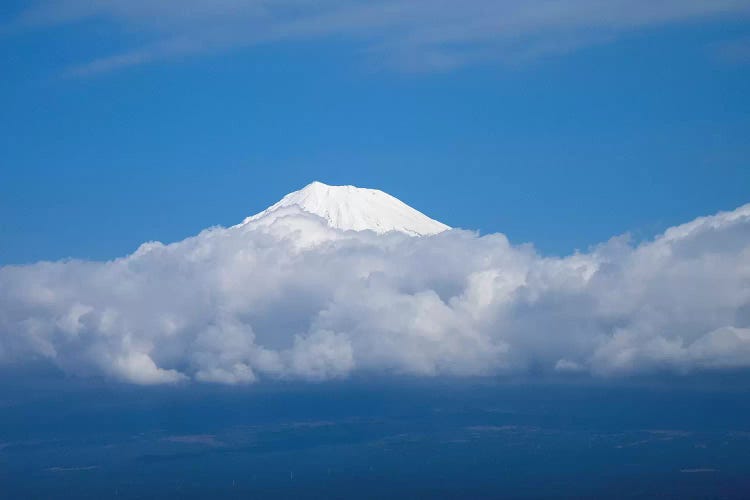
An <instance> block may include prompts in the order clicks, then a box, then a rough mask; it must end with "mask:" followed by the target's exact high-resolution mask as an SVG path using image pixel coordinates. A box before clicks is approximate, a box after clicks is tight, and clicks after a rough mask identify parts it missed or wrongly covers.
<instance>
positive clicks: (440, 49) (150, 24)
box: [13, 0, 750, 75]
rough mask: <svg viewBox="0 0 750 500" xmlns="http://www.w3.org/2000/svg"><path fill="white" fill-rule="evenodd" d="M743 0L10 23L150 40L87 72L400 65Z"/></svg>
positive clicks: (337, 7)
mask: <svg viewBox="0 0 750 500" xmlns="http://www.w3.org/2000/svg"><path fill="white" fill-rule="evenodd" d="M748 13H750V0H713V1H710V2H707V1H705V0H658V1H647V0H628V1H626V0H609V1H600V0H568V1H561V0H531V1H527V2H518V1H510V0H494V1H491V0H467V1H464V2H455V1H449V0H429V1H428V0H371V1H362V0H323V1H319V2H304V1H301V0H276V1H262V0H184V1H182V2H173V1H168V0H152V1H145V0H47V1H45V0H42V1H40V2H38V3H37V4H36V5H35V6H33V7H31V8H29V9H28V10H26V11H24V12H22V13H21V14H20V15H19V16H18V17H17V19H16V20H15V22H14V23H13V24H14V25H15V26H16V28H17V29H32V28H36V29H43V28H44V27H47V26H52V25H59V24H65V23H74V22H79V21H83V20H100V21H101V20H106V21H110V22H113V23H115V25H121V26H124V27H127V28H129V29H130V30H131V31H136V32H137V33H139V35H140V36H143V34H144V33H145V34H148V36H149V37H150V39H151V40H152V41H151V42H149V43H145V44H141V45H135V46H133V47H132V48H131V49H130V50H127V51H125V52H123V53H118V54H111V55H108V56H104V57H102V58H100V59H96V60H93V61H86V62H83V63H81V64H80V65H78V66H76V67H73V68H70V69H69V71H68V73H69V74H71V75H90V74H94V73H98V72H104V71H111V70H114V69H118V68H124V67H127V66H134V65H138V64H144V63H147V62H153V61H157V60H162V59H169V58H172V57H176V56H183V55H186V54H203V53H211V52H219V51H222V50H227V49H231V48H236V47H243V46H249V45H253V44H257V43H260V42H274V41H280V40H296V41H305V40H314V39H325V38H335V39H337V40H341V41H344V42H348V43H355V44H357V46H358V47H360V48H362V50H363V51H364V52H365V53H366V54H367V55H368V56H369V57H372V58H373V59H375V60H378V61H380V62H381V63H382V64H384V65H387V66H390V67H393V68H398V69H401V70H405V71H430V70H444V69H450V68H454V67H458V66H463V65H466V64H471V63H475V62H478V61H487V60H500V61H510V62H513V61H517V60H525V59H529V58H535V57H540V56H544V55H549V54H556V53H561V52H566V51H570V50H575V49H576V48H578V47H582V46H586V45H591V44H595V43H601V42H602V41H605V40H611V39H613V38H615V37H618V36H621V35H623V34H626V33H628V32H630V31H633V30H636V29H639V28H644V27H652V26H658V25H664V24H670V23H678V22H684V21H690V20H696V19H708V18H718V17H722V16H737V15H743V16H744V15H748Z"/></svg>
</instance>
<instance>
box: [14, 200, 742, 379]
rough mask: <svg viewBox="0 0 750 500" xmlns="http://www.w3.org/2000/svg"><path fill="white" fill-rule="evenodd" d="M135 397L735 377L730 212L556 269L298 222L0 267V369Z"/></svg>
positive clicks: (522, 253)
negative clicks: (351, 386)
mask: <svg viewBox="0 0 750 500" xmlns="http://www.w3.org/2000/svg"><path fill="white" fill-rule="evenodd" d="M39 360H46V361H47V362H49V363H52V364H54V365H56V366H57V367H59V368H60V369H62V370H63V371H65V372H67V373H70V374H74V375H80V376H89V375H94V376H101V375H104V376H107V377H111V378H114V379H118V380H122V381H127V382H132V383H137V384H161V383H175V382H180V381H185V380H196V381H203V382H213V383H225V384H236V383H249V382H255V381H259V380H263V379H304V380H327V379H332V378H340V377H347V376H350V375H352V374H354V373H373V374H414V375H437V374H441V375H484V374H492V375H498V374H499V375H502V374H536V373H542V374H557V376H560V377H564V376H568V375H566V374H569V373H578V374H580V373H588V374H590V375H592V376H622V375H629V374H641V373H653V372H663V371H669V372H676V373H688V372H696V371H707V370H724V369H738V368H748V367H750V205H746V206H744V207H741V208H739V209H737V210H735V211H733V212H727V213H720V214H718V215H715V216H712V217H705V218H700V219H697V220H695V221H693V222H690V223H688V224H684V225H682V226H678V227H674V228H671V229H669V230H668V231H666V232H665V233H664V234H663V235H661V236H659V237H657V238H656V239H654V240H653V241H649V242H646V243H643V244H639V245H631V244H630V243H629V242H628V240H627V238H625V237H620V238H613V239H612V240H610V241H609V242H606V243H604V244H601V245H599V246H597V247H595V248H594V249H593V250H591V251H590V252H589V253H586V254H575V255H572V256H568V257H565V258H548V257H544V256H541V255H539V254H538V253H537V252H536V251H535V250H534V249H533V247H531V246H528V245H521V246H514V245H512V244H510V243H509V241H508V240H507V238H506V237H505V236H503V235H501V234H492V235H487V236H479V235H477V234H476V233H473V232H468V231H461V230H451V231H447V232H444V233H441V234H438V235H435V236H430V237H420V238H414V237H409V236H405V235H402V234H398V233H389V234H386V235H380V236H378V235H376V234H374V233H371V232H353V231H348V232H344V231H338V230H334V229H331V228H329V227H328V226H326V225H325V222H324V221H323V220H322V219H319V218H317V217H315V216H313V215H301V214H300V213H290V214H289V215H288V216H284V217H280V218H277V219H275V220H274V221H273V222H271V223H264V222H259V223H254V224H248V225H245V226H237V227H232V228H214V229H210V230H207V231H204V232H203V233H201V234H199V235H198V236H196V237H193V238H189V239H187V240H184V241H181V242H179V243H174V244H171V245H163V244H161V243H156V242H154V243H147V244H144V245H142V246H141V247H140V248H139V249H138V250H137V251H136V252H135V253H133V254H132V255H129V256H127V257H124V258H121V259H117V260H113V261H110V262H87V261H76V260H70V261H62V262H43V263H38V264H33V265H28V266H7V267H3V268H0V364H6V365H24V364H28V363H32V362H35V363H38V362H39Z"/></svg>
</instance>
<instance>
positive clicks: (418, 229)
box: [241, 181, 450, 236]
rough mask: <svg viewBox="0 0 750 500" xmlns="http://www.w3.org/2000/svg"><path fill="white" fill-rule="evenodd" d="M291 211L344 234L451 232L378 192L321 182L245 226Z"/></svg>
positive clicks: (282, 201) (414, 234)
mask: <svg viewBox="0 0 750 500" xmlns="http://www.w3.org/2000/svg"><path fill="white" fill-rule="evenodd" d="M290 211H291V212H294V211H302V212H308V213H311V214H314V215H317V216H319V217H322V218H323V219H325V220H326V221H327V222H328V225H329V226H331V227H334V228H337V229H343V230H354V231H365V230H371V231H375V232H376V233H386V232H388V231H400V232H402V233H406V234H409V235H413V236H425V235H430V234H437V233H440V232H442V231H445V230H446V229H450V227H448V226H446V225H445V224H443V223H441V222H438V221H436V220H433V219H430V218H429V217H427V216H426V215H424V214H423V213H421V212H419V211H418V210H415V209H413V208H411V207H410V206H408V205H407V204H405V203H403V202H402V201H401V200H399V199H397V198H394V197H393V196H391V195H389V194H387V193H384V192H383V191H380V190H378V189H365V188H358V187H355V186H329V185H328V184H324V183H322V182H318V181H315V182H312V183H310V184H308V185H307V186H305V187H304V188H302V189H300V190H299V191H294V192H293V193H289V194H288V195H286V196H284V197H283V198H282V199H281V200H280V201H279V202H277V203H275V204H273V205H272V206H270V207H268V208H267V209H265V210H264V211H262V212H260V213H258V214H255V215H253V216H251V217H248V218H247V219H245V220H244V221H243V222H242V224H241V225H246V224H248V223H250V222H254V221H259V220H261V219H263V220H266V219H268V218H272V219H275V218H277V217H279V216H283V215H287V214H289V213H290ZM272 219H271V220H272Z"/></svg>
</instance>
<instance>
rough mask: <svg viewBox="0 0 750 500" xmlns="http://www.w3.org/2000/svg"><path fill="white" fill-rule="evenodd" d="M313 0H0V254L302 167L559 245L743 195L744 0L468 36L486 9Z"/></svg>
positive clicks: (147, 215) (99, 229)
mask: <svg viewBox="0 0 750 500" xmlns="http://www.w3.org/2000/svg"><path fill="white" fill-rule="evenodd" d="M246 3H247V4H252V3H253V2H246ZM293 3H294V2H290V4H293ZM328 3H330V4H336V5H334V6H333V7H331V11H330V12H324V13H323V14H326V15H328V16H329V17H328V18H333V19H337V21H336V23H333V22H331V23H329V24H324V23H323V22H322V21H317V18H315V17H310V16H309V15H308V13H306V12H302V13H301V14H300V13H297V12H296V11H294V12H291V14H290V13H287V12H282V13H275V12H272V13H270V14H268V15H267V16H266V17H263V16H261V17H258V18H256V17H254V16H255V14H250V13H248V12H246V11H245V10H244V9H239V10H236V11H233V10H232V9H233V8H235V7H232V5H235V4H237V2H226V4H227V7H226V9H227V11H222V10H221V7H213V9H214V10H212V11H211V12H204V13H203V15H196V16H195V18H190V19H184V18H183V17H182V16H180V15H176V14H174V13H171V12H170V10H169V9H170V7H169V6H168V3H166V2H153V9H155V10H154V11H153V12H151V11H148V9H146V10H145V11H144V10H143V9H140V8H144V9H145V7H144V6H146V5H148V2H133V3H132V4H128V3H127V2H124V3H123V2H109V3H107V2H88V3H86V2H77V1H69V2H58V3H44V2H30V3H27V2H7V3H6V2H4V3H3V7H1V8H0V26H1V27H2V28H0V41H1V43H0V71H1V72H2V75H3V76H2V78H0V109H2V110H3V112H2V113H1V114H0V169H2V183H0V264H10V263H27V262H34V261H37V260H41V259H60V258H64V257H69V256H72V257H80V258H89V259H109V258H113V257H116V256H120V255H124V254H126V253H129V252H131V251H132V250H134V249H135V248H136V247H137V246H138V245H139V244H140V243H141V242H143V241H147V240H152V239H156V240H161V241H165V242H169V241H176V240H179V239H182V238H184V237H186V236H189V235H192V234H195V233H197V232H198V231H200V230H201V229H203V228H205V227H208V226H212V225H215V224H221V225H228V224H233V223H236V222H239V221H240V220H242V218H243V217H245V216H247V215H250V214H252V213H255V212H258V211H260V210H262V209H263V208H265V207H266V206H268V205H270V204H271V203H273V202H274V201H276V200H277V199H279V198H280V197H281V196H282V195H283V194H285V193H287V192H289V191H293V190H295V189H298V188H300V187H302V186H303V185H305V184H307V183H308V182H310V181H312V180H316V179H317V180H321V181H324V182H327V183H329V184H355V185H359V186H364V187H376V188H379V189H383V190H385V191H387V192H389V193H391V194H393V195H395V196H397V197H399V198H400V199H402V200H404V201H405V202H406V203H408V204H410V205H412V206H414V207H415V208H418V209H420V210H421V211H423V212H425V213H427V214H428V215H430V216H431V217H433V218H436V219H438V220H441V221H443V222H445V223H447V224H450V225H453V226H459V227H464V228H471V229H478V230H480V231H481V232H482V233H489V232H498V231H499V232H503V233H506V234H507V235H508V236H509V238H510V239H511V241H513V242H515V243H520V242H527V241H528V242H533V243H534V245H536V246H537V247H538V248H539V249H540V250H541V251H542V252H544V253H555V254H567V253H570V252H572V251H573V250H574V249H576V248H579V249H586V248H587V247H589V246H590V245H592V244H596V243H599V242H601V241H604V240H606V239H608V238H609V237H611V236H612V235H615V234H619V233H624V232H631V233H633V235H634V236H635V237H636V238H638V239H640V238H646V237H650V236H652V235H653V234H655V233H657V232H659V231H661V230H663V229H665V228H666V227H668V226H671V225H674V224H677V223H680V222H684V221H687V220H690V219H692V218H694V217H697V216H700V215H707V214H711V213H715V212H717V211H719V210H730V209H733V208H735V207H737V206H739V205H741V204H743V203H746V202H748V201H750V141H748V140H747V138H748V135H749V134H748V131H750V99H748V93H747V89H748V88H750V24H748V19H750V17H748V16H747V13H748V9H747V3H746V2H716V5H719V6H720V7H717V9H716V11H711V12H702V11H701V8H700V2H684V3H683V5H684V6H685V7H680V6H679V5H680V3H679V2H663V5H662V6H663V12H655V11H657V10H658V8H656V7H654V8H653V11H654V12H652V11H650V10H649V7H648V3H645V2H635V3H633V4H632V10H633V12H636V13H637V15H636V14H631V13H630V11H628V10H627V9H622V8H621V7H622V5H621V4H622V2H611V6H612V9H611V10H612V12H607V13H606V14H607V15H603V16H600V17H601V18H592V19H589V18H587V17H586V16H582V17H580V18H576V19H575V22H573V21H571V24H570V25H565V24H561V25H552V26H551V27H550V28H549V32H547V31H545V30H547V26H548V25H549V23H547V24H544V23H542V24H541V25H525V24H522V23H520V21H519V22H518V23H516V24H514V25H513V26H512V27H513V30H510V29H509V28H508V29H506V28H503V29H506V31H499V32H494V31H488V32H486V33H484V35H483V38H481V39H477V40H475V39H471V38H470V37H468V35H466V33H475V32H477V30H478V28H477V27H476V26H477V22H476V21H477V15H471V13H470V12H469V13H465V12H463V13H461V15H458V13H453V12H450V10H446V9H448V8H447V7H446V5H447V4H444V3H440V2H438V3H436V4H435V5H436V7H434V9H431V8H430V7H429V6H427V7H424V4H422V6H423V7H424V9H423V10H424V11H423V12H419V13H417V14H415V13H413V12H412V13H409V12H406V13H404V14H403V15H401V17H399V24H393V21H391V20H389V18H387V17H384V19H385V20H382V21H378V22H377V23H375V22H369V21H370V20H372V19H376V18H377V19H380V18H379V17H378V14H379V12H371V11H365V12H364V13H359V14H358V15H353V14H352V15H350V13H351V11H352V10H355V11H356V9H355V7H357V6H358V5H360V4H357V2H349V3H353V4H355V5H354V7H351V8H349V10H346V9H345V8H344V7H347V6H344V7H340V9H341V10H340V11H337V10H336V9H339V7H338V4H347V2H328ZM328 3H326V2H323V3H322V4H325V5H327V4H328ZM377 4H378V2H375V3H374V4H373V5H377ZM391 4H392V5H396V6H399V2H391ZM417 4H419V2H417ZM475 4H476V5H475ZM501 4H502V5H505V4H504V3H502V2H498V3H497V5H501ZM576 4H580V5H576ZM585 4H586V2H583V1H577V2H573V3H572V4H571V10H574V9H575V8H576V7H577V6H579V7H580V8H581V9H582V12H583V10H584V8H585V7H586V5H585ZM49 5H57V6H58V7H59V8H56V9H49V8H46V10H45V6H49ZM81 5H84V6H87V5H92V6H95V7H96V8H98V9H99V10H95V11H94V12H83V13H82V12H81ZM110 5H114V6H115V7H110ZM189 5H192V6H194V7H195V8H196V12H198V13H199V14H200V13H201V12H203V11H201V10H200V7H205V6H206V5H208V4H206V3H205V2H201V1H200V0H191V2H190V3H189ZM217 5H219V4H217ZM221 5H224V4H221ZM467 5H468V7H467V9H468V10H471V9H472V8H473V7H476V8H477V9H479V8H480V7H482V6H484V8H489V7H487V6H486V5H485V4H484V3H483V2H469V3H468V4H467ZM530 5H533V4H530ZM696 5H698V7H695V6H696ZM722 5H723V6H724V7H723V8H722V7H721V6H722ZM401 7H403V6H401ZM91 8H92V9H93V8H94V7H91ZM290 8H291V7H290ZM295 8H298V6H297V7H295ZM493 8H494V7H493ZM497 8H498V9H502V8H505V7H502V6H500V7H497ZM508 8H509V7H508ZM139 9H140V10H139ZM491 9H492V8H490V11H489V16H490V17H491V16H492V15H495V14H496V15H498V16H499V17H502V16H504V15H509V13H510V14H513V12H512V11H509V12H505V11H503V10H498V11H497V12H495V11H492V10H491ZM670 9H672V10H670ZM681 9H683V10H681ZM691 9H692V10H691ZM292 10H294V9H292ZM301 10H302V11H304V10H305V9H304V8H302V9H301ZM605 10H606V9H605ZM540 11H541V7H540ZM355 14H356V12H355ZM553 14H554V13H553ZM657 14H658V15H657ZM321 15H322V14H321ZM550 15H552V14H550ZM306 16H307V17H306ZM336 16H338V17H336ZM368 16H369V17H368ZM410 16H411V17H410ZM420 16H424V17H423V18H422V17H420ZM381 17H383V16H381ZM446 18H450V19H453V18H456V19H458V21H456V22H455V23H452V24H450V25H447V24H446V22H445V19H446ZM479 18H481V16H479ZM520 18H521V17H519V19H520ZM558 18H559V16H558V17H556V18H555V19H558ZM157 19H161V21H158V20H157ZM230 19H234V20H232V21H229V20H230ZM358 19H366V20H368V22H369V24H368V23H365V24H364V25H363V24H362V23H360V22H359V21H357V20H358ZM311 20H312V21H311ZM462 22H463V23H464V24H463V25H462V24H461V23H462ZM294 23H296V24H294ZM389 23H391V24H389ZM430 23H433V25H431V24H430ZM245 26H247V31H248V32H253V33H261V34H262V33H264V29H265V28H269V32H281V31H282V30H281V28H279V27H285V28H284V29H286V31H285V32H284V34H285V36H275V35H273V34H268V35H264V36H260V35H259V36H258V39H257V40H256V39H252V40H251V39H249V38H246V37H245V35H244V33H245V31H243V30H244V27H245ZM287 26H295V27H298V28H297V31H294V30H291V29H288V28H286V27H287ZM310 26H313V27H320V31H321V32H320V33H317V32H315V30H312V31H311V28H310ZM274 27H276V28H277V29H276V30H275V31H274V29H271V28H274ZM417 27H419V29H417ZM427 28H432V29H431V30H428V29H427ZM420 29H422V30H423V31H424V30H426V31H425V32H426V33H429V34H430V35H431V36H432V35H434V36H435V37H437V41H436V42H434V43H433V42H424V41H423V40H424V39H425V36H424V33H423V32H421V31H420ZM360 31H362V32H363V33H366V36H360ZM217 32H220V33H222V36H215V33H217ZM299 33H301V34H299ZM456 33H458V34H459V35H461V36H458V35H456ZM240 34H243V35H242V36H240ZM418 35H420V36H421V38H420V36H418ZM185 37H187V39H189V40H192V41H193V42H195V45H193V44H187V45H180V44H178V45H177V46H178V47H180V50H176V51H169V50H164V49H163V48H164V47H172V46H174V43H172V42H173V41H174V40H182V39H185ZM452 37H454V38H455V39H454V38H452ZM414 40H422V41H420V42H419V43H417V42H414ZM453 44H456V46H459V47H460V49H456V47H455V46H454V45H453ZM461 44H465V46H466V47H468V48H464V45H461ZM550 47H551V48H550ZM454 49H455V50H454ZM132 54H137V55H138V57H132ZM122 55H125V57H122ZM123 61H125V62H126V63H123Z"/></svg>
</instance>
